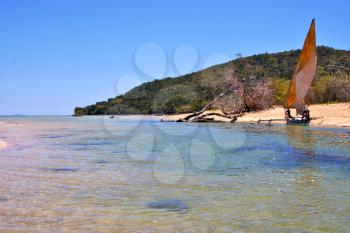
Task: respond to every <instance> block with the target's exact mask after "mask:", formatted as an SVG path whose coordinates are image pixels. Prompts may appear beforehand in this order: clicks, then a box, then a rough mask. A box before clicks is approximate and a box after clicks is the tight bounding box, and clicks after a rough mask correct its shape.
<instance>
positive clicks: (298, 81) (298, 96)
mask: <svg viewBox="0 0 350 233" xmlns="http://www.w3.org/2000/svg"><path fill="white" fill-rule="evenodd" d="M316 64H317V56H316V34H315V19H313V20H312V23H311V26H310V29H309V32H308V34H307V36H306V39H305V42H304V47H303V49H302V51H301V53H300V57H299V60H298V63H297V66H296V68H295V71H294V74H293V79H292V81H291V82H290V85H289V89H288V94H287V98H286V101H285V104H284V107H285V108H296V110H297V113H298V114H301V113H302V111H303V110H304V108H305V103H304V98H305V96H306V94H307V92H308V90H309V87H310V85H311V82H312V79H313V78H314V76H315V73H316Z"/></svg>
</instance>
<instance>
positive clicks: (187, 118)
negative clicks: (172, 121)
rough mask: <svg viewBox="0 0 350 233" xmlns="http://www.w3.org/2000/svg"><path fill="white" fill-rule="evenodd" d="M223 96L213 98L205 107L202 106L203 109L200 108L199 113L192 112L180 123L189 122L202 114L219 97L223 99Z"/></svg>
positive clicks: (222, 94)
mask: <svg viewBox="0 0 350 233" xmlns="http://www.w3.org/2000/svg"><path fill="white" fill-rule="evenodd" d="M224 95H225V94H224V93H221V94H220V95H219V96H217V97H215V99H214V100H213V101H211V102H210V103H208V104H207V105H205V106H204V108H202V110H200V111H199V112H194V113H192V114H190V115H188V116H186V117H185V118H183V119H180V120H182V121H189V120H190V119H191V118H192V117H196V116H198V115H200V114H202V113H204V112H205V111H206V110H207V109H208V108H209V107H210V106H211V105H213V104H215V103H216V102H217V101H218V100H219V99H220V98H221V97H223V96H224Z"/></svg>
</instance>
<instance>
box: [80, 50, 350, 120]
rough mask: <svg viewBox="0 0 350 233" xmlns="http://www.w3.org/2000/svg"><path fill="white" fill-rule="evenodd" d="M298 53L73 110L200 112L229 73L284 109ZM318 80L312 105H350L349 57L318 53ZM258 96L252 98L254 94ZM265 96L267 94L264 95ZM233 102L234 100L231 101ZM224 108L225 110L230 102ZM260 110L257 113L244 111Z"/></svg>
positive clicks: (251, 60)
mask: <svg viewBox="0 0 350 233" xmlns="http://www.w3.org/2000/svg"><path fill="white" fill-rule="evenodd" d="M299 53H300V50H292V51H287V52H279V53H274V54H268V53H265V54H259V55H254V56H250V57H244V58H239V59H236V60H233V61H230V62H227V63H224V64H220V65H216V66H212V67H210V68H207V69H204V70H201V71H198V72H194V73H191V74H187V75H184V76H180V77H177V78H164V79H161V80H158V79H156V80H154V81H151V82H147V83H143V84H142V85H140V86H137V87H135V88H133V89H132V90H130V91H129V92H127V93H125V94H124V95H120V96H116V97H115V98H110V99H108V100H107V101H103V102H97V103H96V104H93V105H89V106H86V107H77V108H75V114H76V115H100V114H164V113H165V114H170V113H184V112H192V111H197V110H199V109H201V108H202V107H203V106H205V105H206V104H207V103H208V102H209V101H211V100H212V99H213V98H215V96H217V95H219V94H220V93H221V92H222V91H223V89H225V86H226V83H227V77H226V74H227V71H230V72H231V73H233V75H234V77H235V78H236V79H238V80H240V82H241V83H245V84H248V86H249V87H250V88H248V89H246V90H247V93H246V94H247V95H250V93H249V92H251V95H254V93H255V92H256V90H257V89H258V88H259V86H261V85H264V86H267V85H268V86H269V87H270V89H271V95H272V98H270V99H271V101H272V102H271V101H270V102H271V103H270V104H276V105H279V104H282V103H283V101H284V98H285V94H286V92H287V89H288V86H289V82H290V79H291V78H292V75H293V71H294V68H295V65H296V62H297V59H298V56H299ZM317 56H318V64H317V74H316V78H315V79H314V82H313V84H312V87H311V89H310V91H309V94H308V96H307V99H306V102H308V103H325V102H344V101H350V91H349V90H350V76H349V73H350V51H346V50H336V49H333V48H329V47H325V46H320V47H317ZM253 92H254V93H253ZM265 92H266V91H265ZM231 98H233V100H234V98H235V96H231ZM229 99H230V98H229V97H228V99H227V100H226V101H224V102H222V103H221V107H226V106H225V105H227V106H228V105H230V103H231V102H232V101H229ZM246 110H247V111H249V110H257V109H246Z"/></svg>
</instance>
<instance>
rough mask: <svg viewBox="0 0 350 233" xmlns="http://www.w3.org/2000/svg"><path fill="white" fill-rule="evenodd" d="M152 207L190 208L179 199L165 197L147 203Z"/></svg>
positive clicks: (165, 208)
mask: <svg viewBox="0 0 350 233" xmlns="http://www.w3.org/2000/svg"><path fill="white" fill-rule="evenodd" d="M147 207H148V208H151V209H164V210H169V211H184V210H187V209H188V206H187V204H186V203H185V202H184V201H183V200H179V199H163V200H158V201H152V202H149V203H147Z"/></svg>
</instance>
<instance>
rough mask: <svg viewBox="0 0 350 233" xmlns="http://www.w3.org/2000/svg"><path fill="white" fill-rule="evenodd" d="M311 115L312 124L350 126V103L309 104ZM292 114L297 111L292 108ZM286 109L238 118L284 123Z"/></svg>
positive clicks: (166, 118) (167, 117) (172, 118)
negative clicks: (272, 120)
mask: <svg viewBox="0 0 350 233" xmlns="http://www.w3.org/2000/svg"><path fill="white" fill-rule="evenodd" d="M309 109H310V112H311V117H313V118H317V119H315V120H312V121H311V122H310V125H312V126H324V127H349V128H350V103H337V104H316V105H310V106H309ZM215 111H216V112H220V110H210V111H208V112H215ZM187 115H188V114H176V115H165V116H162V120H163V121H176V120H178V119H181V118H183V117H185V116H187ZM292 115H295V112H294V111H293V110H292ZM213 117H214V118H215V120H218V121H225V118H220V117H216V116H213ZM283 117H284V109H283V107H281V106H275V107H273V108H271V109H268V110H264V111H258V112H252V113H246V114H245V115H243V116H242V117H239V118H238V119H237V122H241V123H257V122H258V121H259V120H269V119H281V121H274V123H281V124H284V123H285V122H284V120H282V119H283Z"/></svg>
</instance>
